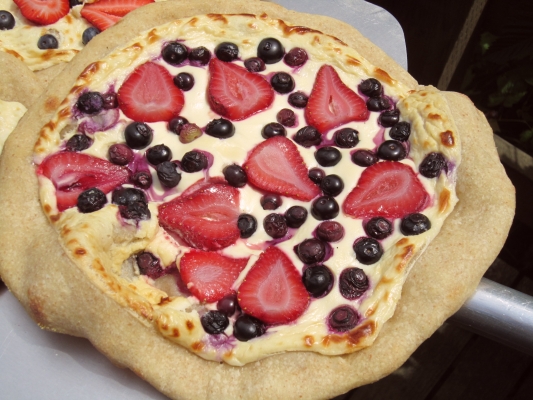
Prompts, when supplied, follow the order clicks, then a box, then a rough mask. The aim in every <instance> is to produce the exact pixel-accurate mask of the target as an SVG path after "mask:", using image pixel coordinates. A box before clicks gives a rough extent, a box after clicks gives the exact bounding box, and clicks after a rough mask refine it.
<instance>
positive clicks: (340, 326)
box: [328, 306, 359, 333]
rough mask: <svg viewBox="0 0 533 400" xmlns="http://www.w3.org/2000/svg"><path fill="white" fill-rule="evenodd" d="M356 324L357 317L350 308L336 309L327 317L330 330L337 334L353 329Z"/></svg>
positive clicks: (355, 312) (341, 307)
mask: <svg viewBox="0 0 533 400" xmlns="http://www.w3.org/2000/svg"><path fill="white" fill-rule="evenodd" d="M358 322H359V315H358V314H357V311H355V310H354V309H353V308H352V307H350V306H340V307H337V308H335V309H334V310H333V311H332V312H331V313H330V314H329V316H328V323H329V326H330V328H331V329H332V330H334V331H336V332H339V333H341V332H346V331H349V330H351V329H353V328H355V327H356V326H357V323H358Z"/></svg>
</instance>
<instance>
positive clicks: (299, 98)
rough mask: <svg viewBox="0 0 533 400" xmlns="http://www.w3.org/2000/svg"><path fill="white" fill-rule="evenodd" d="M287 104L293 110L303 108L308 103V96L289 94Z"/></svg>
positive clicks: (298, 93) (300, 93)
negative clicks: (293, 108)
mask: <svg viewBox="0 0 533 400" xmlns="http://www.w3.org/2000/svg"><path fill="white" fill-rule="evenodd" d="M288 101H289V104H290V105H291V106H293V107H295V108H305V107H306V106H307V102H308V101H309V96H307V95H306V94H305V93H303V92H294V93H291V94H289V99H288Z"/></svg>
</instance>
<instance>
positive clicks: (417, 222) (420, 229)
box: [400, 213, 431, 236]
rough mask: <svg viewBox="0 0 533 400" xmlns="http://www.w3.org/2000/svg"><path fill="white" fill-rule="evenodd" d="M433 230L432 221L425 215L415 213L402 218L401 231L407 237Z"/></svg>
mask: <svg viewBox="0 0 533 400" xmlns="http://www.w3.org/2000/svg"><path fill="white" fill-rule="evenodd" d="M430 229H431V221H430V220H429V218H428V217H426V216H425V215H424V214H420V213H414V214H410V215H408V216H406V217H404V218H402V222H401V223H400V231H401V232H402V233H403V234H404V235H405V236H415V235H420V234H421V233H424V232H426V231H428V230H430Z"/></svg>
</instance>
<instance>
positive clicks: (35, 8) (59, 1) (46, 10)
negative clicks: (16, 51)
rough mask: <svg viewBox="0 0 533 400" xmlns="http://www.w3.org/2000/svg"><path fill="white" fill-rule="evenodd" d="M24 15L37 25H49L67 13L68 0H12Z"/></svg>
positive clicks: (68, 7)
mask: <svg viewBox="0 0 533 400" xmlns="http://www.w3.org/2000/svg"><path fill="white" fill-rule="evenodd" d="M13 1H14V2H15V4H16V5H17V6H18V8H19V9H20V12H21V13H22V15H24V17H26V18H27V19H29V20H30V21H31V22H35V23H36V24H39V25H50V24H53V23H54V22H57V21H58V20H60V19H61V18H63V17H64V16H65V15H67V14H68V11H69V9H70V6H69V1H68V0H13Z"/></svg>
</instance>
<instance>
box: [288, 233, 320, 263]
mask: <svg viewBox="0 0 533 400" xmlns="http://www.w3.org/2000/svg"><path fill="white" fill-rule="evenodd" d="M295 251H296V255H297V256H298V258H299V259H300V260H301V261H302V262H303V263H304V264H316V263H319V262H321V261H323V260H324V257H326V245H325V243H324V242H323V241H321V240H319V239H315V238H312V239H305V240H304V241H303V242H302V243H300V244H298V245H297V246H296V250H295Z"/></svg>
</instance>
